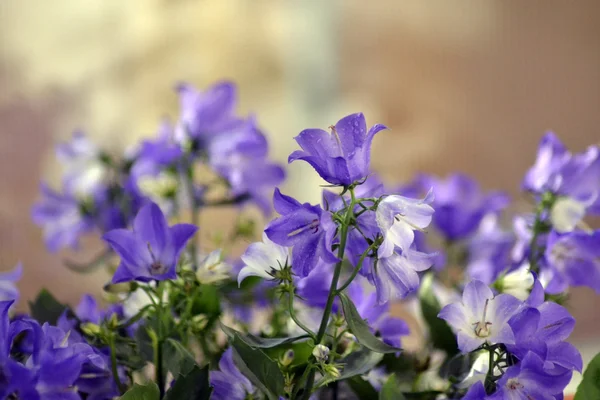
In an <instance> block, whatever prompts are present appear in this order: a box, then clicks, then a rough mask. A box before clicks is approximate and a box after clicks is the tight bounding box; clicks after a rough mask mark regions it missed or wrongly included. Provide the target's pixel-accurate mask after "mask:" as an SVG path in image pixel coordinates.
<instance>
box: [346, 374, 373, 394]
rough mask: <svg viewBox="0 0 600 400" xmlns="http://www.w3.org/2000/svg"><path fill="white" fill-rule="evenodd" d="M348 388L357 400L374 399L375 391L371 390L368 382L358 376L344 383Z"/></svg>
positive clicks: (371, 387)
mask: <svg viewBox="0 0 600 400" xmlns="http://www.w3.org/2000/svg"><path fill="white" fill-rule="evenodd" d="M346 382H347V383H348V385H349V386H350V389H352V391H353V392H354V394H355V395H356V396H358V398H359V399H376V398H377V391H376V390H375V389H374V388H373V385H371V384H370V383H369V382H367V381H365V380H364V379H363V378H361V377H359V376H355V377H353V378H350V379H348V380H347V381H346Z"/></svg>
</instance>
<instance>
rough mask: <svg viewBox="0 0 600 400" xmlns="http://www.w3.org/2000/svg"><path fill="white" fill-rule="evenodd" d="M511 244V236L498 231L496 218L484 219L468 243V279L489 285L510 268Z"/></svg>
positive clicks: (512, 242) (512, 241)
mask: <svg viewBox="0 0 600 400" xmlns="http://www.w3.org/2000/svg"><path fill="white" fill-rule="evenodd" d="M436 213H437V210H436ZM513 244H514V240H513V236H512V235H511V234H510V233H508V232H505V231H502V230H501V229H500V227H499V225H498V220H497V218H496V216H494V215H488V216H487V217H485V218H484V219H483V220H482V221H481V223H480V226H479V229H478V230H477V232H476V234H475V235H474V236H473V237H472V238H470V240H469V242H468V249H469V251H468V261H467V269H466V272H467V275H468V277H469V278H470V279H471V280H472V279H476V280H479V281H482V282H483V283H485V284H487V285H490V284H491V283H492V282H494V281H495V280H496V278H498V276H499V275H500V273H501V272H503V271H504V270H506V269H508V268H509V267H510V265H511V263H510V251H511V248H512V247H513Z"/></svg>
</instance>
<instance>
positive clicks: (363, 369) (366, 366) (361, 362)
mask: <svg viewBox="0 0 600 400" xmlns="http://www.w3.org/2000/svg"><path fill="white" fill-rule="evenodd" d="M382 359H383V355H382V354H381V353H377V352H374V351H371V350H368V349H361V350H359V351H356V352H354V353H351V354H350V355H349V356H347V357H346V358H343V359H341V360H340V364H343V365H344V368H343V370H342V373H341V374H340V377H339V378H337V379H333V378H331V377H329V378H327V377H323V378H321V379H320V380H319V381H318V382H317V383H316V384H315V387H320V386H324V385H327V384H329V383H331V382H335V381H342V380H344V379H350V378H352V377H355V376H359V375H363V374H366V373H367V372H369V371H370V370H371V369H373V368H375V366H376V365H377V364H379V362H380V361H381V360H382Z"/></svg>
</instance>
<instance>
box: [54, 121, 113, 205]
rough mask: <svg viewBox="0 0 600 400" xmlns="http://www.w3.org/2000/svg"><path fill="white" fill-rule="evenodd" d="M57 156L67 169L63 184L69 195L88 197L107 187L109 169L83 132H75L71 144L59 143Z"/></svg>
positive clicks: (98, 150)
mask: <svg viewBox="0 0 600 400" xmlns="http://www.w3.org/2000/svg"><path fill="white" fill-rule="evenodd" d="M56 156H57V158H58V160H59V161H60V162H61V163H62V164H63V166H64V167H65V175H64V177H63V182H64V186H65V189H66V190H67V191H68V192H69V193H74V194H76V195H79V196H86V195H90V194H93V193H95V192H96V191H97V190H98V189H99V188H100V187H102V186H104V185H105V180H106V178H107V176H108V172H109V171H108V168H107V166H106V164H104V162H103V161H102V160H101V152H100V149H99V148H98V147H97V146H96V144H95V143H93V142H92V141H91V140H89V138H88V137H87V136H85V135H84V134H83V132H80V131H77V132H74V133H73V137H72V139H71V141H70V142H63V143H59V144H58V145H57V146H56Z"/></svg>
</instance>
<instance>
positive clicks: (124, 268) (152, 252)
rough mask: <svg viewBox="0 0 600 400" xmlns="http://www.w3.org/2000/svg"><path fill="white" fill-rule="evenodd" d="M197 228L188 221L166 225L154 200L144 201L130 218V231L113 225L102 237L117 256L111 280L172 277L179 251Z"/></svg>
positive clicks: (144, 279) (150, 279) (141, 280)
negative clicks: (117, 263)
mask: <svg viewBox="0 0 600 400" xmlns="http://www.w3.org/2000/svg"><path fill="white" fill-rule="evenodd" d="M197 230H198V228H197V227H196V226H194V225H191V224H177V225H173V226H171V227H169V226H168V225H167V220H166V219H165V216H164V215H163V213H162V211H161V210H160V208H159V207H158V206H157V205H156V204H154V203H149V204H147V205H145V206H144V207H142V209H141V210H140V211H139V212H138V214H137V216H136V217H135V220H134V221H133V231H129V230H126V229H115V230H112V231H110V232H107V233H106V234H104V236H103V237H102V238H103V239H104V240H105V241H106V242H107V243H108V244H109V245H110V246H111V247H112V249H113V250H114V251H115V252H116V253H117V254H118V255H119V256H120V257H121V263H120V264H119V266H118V267H117V270H116V271H115V275H114V276H113V279H112V282H113V283H120V282H127V281H131V280H138V281H140V282H149V281H152V280H165V279H175V278H176V277H177V274H176V266H177V261H178V259H179V254H180V253H181V251H182V250H183V249H184V247H185V244H186V243H187V242H188V240H190V239H191V237H192V236H193V235H194V234H195V233H196V231H197Z"/></svg>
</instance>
